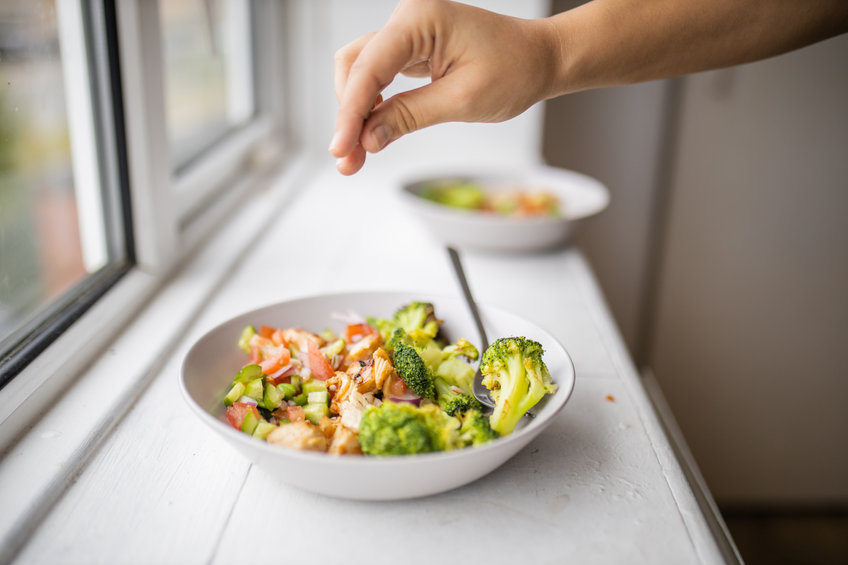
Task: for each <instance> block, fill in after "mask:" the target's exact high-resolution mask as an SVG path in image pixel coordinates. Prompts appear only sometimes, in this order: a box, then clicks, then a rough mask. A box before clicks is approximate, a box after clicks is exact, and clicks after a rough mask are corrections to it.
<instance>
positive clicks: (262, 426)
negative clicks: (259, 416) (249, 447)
mask: <svg viewBox="0 0 848 565" xmlns="http://www.w3.org/2000/svg"><path fill="white" fill-rule="evenodd" d="M275 429H277V426H275V425H274V424H272V423H271V422H266V421H264V420H263V421H261V422H259V423H258V424H257V425H256V429H254V430H253V434H252V435H253V437H255V438H258V439H261V440H264V439H265V438H266V437H268V434H270V433H271V432H273V431H274V430H275Z"/></svg>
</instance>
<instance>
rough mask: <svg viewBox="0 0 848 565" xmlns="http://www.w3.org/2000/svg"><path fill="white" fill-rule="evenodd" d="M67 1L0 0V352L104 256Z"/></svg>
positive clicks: (78, 53) (81, 53) (76, 39)
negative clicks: (73, 115) (71, 82)
mask: <svg viewBox="0 0 848 565" xmlns="http://www.w3.org/2000/svg"><path fill="white" fill-rule="evenodd" d="M73 5H74V3H72V2H68V3H66V4H63V5H61V6H57V3H56V1H54V0H36V1H19V2H0V80H2V83H0V354H3V353H4V350H6V349H8V348H9V343H10V342H11V341H12V340H13V339H16V337H15V334H16V333H19V330H21V329H22V328H24V327H25V326H27V325H28V324H32V323H34V320H37V319H38V318H39V316H40V315H42V314H43V312H44V310H45V309H46V308H47V307H48V306H49V305H50V304H51V303H53V302H55V301H56V299H57V298H58V297H60V296H62V295H64V294H66V293H67V292H68V291H69V289H71V288H72V287H74V286H75V285H77V284H78V283H80V282H81V281H82V280H84V279H85V278H87V276H88V275H89V274H90V273H93V272H95V271H97V270H99V269H100V268H102V267H103V266H104V265H106V264H107V262H108V261H109V260H110V257H109V253H110V251H109V247H110V246H109V245H108V243H107V241H106V234H105V229H106V228H105V222H104V218H103V210H104V208H103V204H102V202H103V198H102V195H101V191H100V186H99V175H98V173H97V162H96V161H92V160H91V159H89V158H88V157H91V156H93V155H95V153H96V150H95V148H94V140H93V138H92V132H93V127H94V126H93V123H92V119H91V117H90V116H91V108H92V105H91V97H90V95H89V88H90V86H89V85H90V82H89V81H88V80H87V77H88V72H87V67H86V57H85V47H84V41H83V37H84V33H83V30H82V17H81V12H80V10H79V8H78V7H77V8H76V9H75V8H74V7H73ZM57 9H58V12H57ZM71 74H72V75H73V77H74V79H75V83H76V84H75V86H73V87H70V85H69V80H68V79H69V75H71ZM69 108H75V111H77V118H75V119H74V120H69V115H70V112H69ZM79 119H82V120H85V123H82V122H79ZM71 122H74V123H71ZM80 124H82V127H80Z"/></svg>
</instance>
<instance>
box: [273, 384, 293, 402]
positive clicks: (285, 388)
mask: <svg viewBox="0 0 848 565" xmlns="http://www.w3.org/2000/svg"><path fill="white" fill-rule="evenodd" d="M277 388H278V389H280V392H281V393H282V394H283V398H284V399H285V400H290V399H292V398H294V397H295V395H297V387H296V386H294V385H293V384H289V383H280V384H278V385H277Z"/></svg>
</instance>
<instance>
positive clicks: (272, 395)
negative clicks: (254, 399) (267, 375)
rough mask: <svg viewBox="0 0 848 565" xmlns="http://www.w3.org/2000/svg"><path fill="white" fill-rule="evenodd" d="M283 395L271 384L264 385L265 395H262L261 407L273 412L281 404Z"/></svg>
mask: <svg viewBox="0 0 848 565" xmlns="http://www.w3.org/2000/svg"><path fill="white" fill-rule="evenodd" d="M284 396H285V393H284V392H283V391H282V390H280V389H279V388H278V387H276V386H274V385H272V384H271V383H265V393H264V394H263V395H262V402H261V404H262V406H263V407H264V408H267V409H268V410H274V409H275V408H277V407H279V406H280V404H282V403H283V397H284Z"/></svg>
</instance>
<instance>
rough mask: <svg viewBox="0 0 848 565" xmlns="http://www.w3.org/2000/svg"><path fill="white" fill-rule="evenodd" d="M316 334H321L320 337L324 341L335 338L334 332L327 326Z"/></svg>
mask: <svg viewBox="0 0 848 565" xmlns="http://www.w3.org/2000/svg"><path fill="white" fill-rule="evenodd" d="M318 335H319V336H321V339H323V340H324V341H333V340H334V339H336V334H334V333H333V330H331V329H330V328H327V329H326V330H324V331H323V332H321V333H320V334H318Z"/></svg>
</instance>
